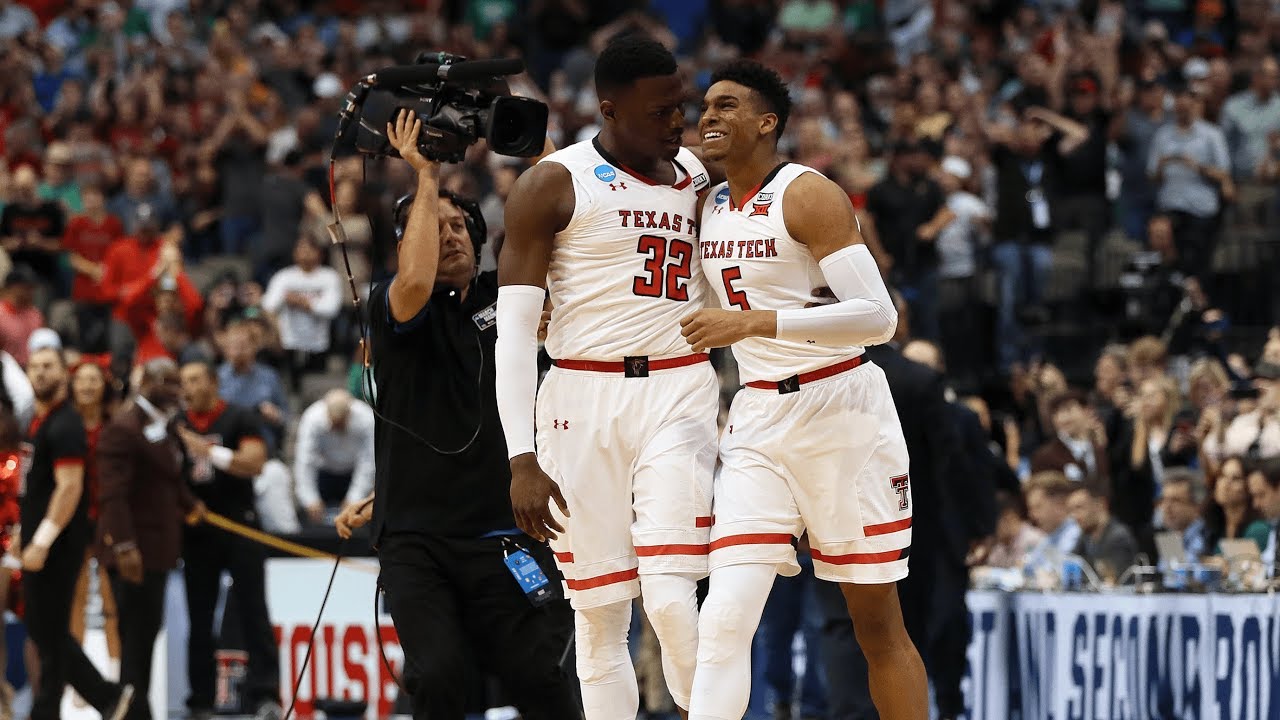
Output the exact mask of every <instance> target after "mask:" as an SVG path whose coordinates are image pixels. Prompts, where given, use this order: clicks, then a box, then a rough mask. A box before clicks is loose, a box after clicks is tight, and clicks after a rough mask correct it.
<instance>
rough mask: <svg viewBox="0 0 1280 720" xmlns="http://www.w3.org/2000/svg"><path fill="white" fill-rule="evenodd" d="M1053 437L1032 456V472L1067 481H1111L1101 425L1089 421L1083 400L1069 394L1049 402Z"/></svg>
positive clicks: (1072, 393) (1075, 394) (1071, 393)
mask: <svg viewBox="0 0 1280 720" xmlns="http://www.w3.org/2000/svg"><path fill="white" fill-rule="evenodd" d="M1049 417H1050V420H1051V421H1052V422H1053V430H1054V433H1055V437H1054V438H1053V439H1052V440H1050V441H1048V442H1046V443H1045V444H1044V445H1041V446H1040V447H1039V448H1038V449H1037V450H1036V451H1035V453H1034V454H1032V456H1031V472H1032V473H1038V472H1042V471H1045V470H1057V471H1058V472H1060V473H1062V474H1063V475H1066V476H1067V479H1068V480H1073V481H1075V482H1084V481H1085V480H1086V479H1090V478H1097V479H1099V480H1101V481H1103V482H1106V481H1108V480H1110V476H1111V471H1110V465H1109V463H1108V462H1107V447H1106V435H1105V433H1104V432H1103V431H1102V424H1101V423H1099V422H1097V421H1096V420H1094V419H1092V418H1090V417H1089V412H1088V410H1087V409H1086V408H1085V403H1084V398H1083V397H1082V396H1081V395H1080V394H1079V393H1077V392H1074V391H1068V392H1065V393H1063V394H1061V395H1058V396H1057V397H1054V398H1053V399H1051V400H1050V401H1049Z"/></svg>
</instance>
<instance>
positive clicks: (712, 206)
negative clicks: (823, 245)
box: [700, 163, 862, 382]
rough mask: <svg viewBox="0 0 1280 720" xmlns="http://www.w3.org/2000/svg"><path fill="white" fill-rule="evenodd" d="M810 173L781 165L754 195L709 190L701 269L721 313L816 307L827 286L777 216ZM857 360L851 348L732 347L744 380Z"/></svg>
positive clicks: (747, 343)
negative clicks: (798, 180) (733, 196)
mask: <svg viewBox="0 0 1280 720" xmlns="http://www.w3.org/2000/svg"><path fill="white" fill-rule="evenodd" d="M805 173H817V174H819V175H820V174H821V173H818V171H817V170H814V169H813V168H809V167H805V166H804V165H797V164H795V163H783V164H782V165H779V166H778V167H777V168H775V169H774V171H773V172H771V173H769V175H768V176H766V177H765V179H764V182H763V183H761V184H760V187H759V188H757V189H756V190H755V191H754V192H752V193H750V194H749V195H748V196H747V197H746V198H743V199H741V202H742V206H741V207H739V206H738V205H737V204H736V203H737V199H731V198H730V197H729V184H728V183H721V184H720V185H717V186H716V187H714V188H712V189H711V196H710V197H708V198H707V202H706V204H705V205H704V206H703V208H702V240H701V244H700V249H701V253H702V270H703V272H705V273H706V275H707V282H708V283H710V285H711V287H712V288H713V289H714V290H715V293H716V296H717V297H719V298H720V307H722V308H725V309H727V310H733V309H737V310H788V309H793V308H803V307H804V306H805V305H807V304H809V303H811V302H815V300H816V298H815V297H814V291H815V290H817V289H818V288H821V287H825V286H826V284H827V282H826V280H825V279H824V278H823V276H822V269H821V268H820V267H818V263H817V261H816V260H814V259H813V254H812V253H810V252H809V248H808V247H806V246H805V245H804V244H802V243H799V242H796V241H795V240H794V239H793V238H792V237H791V235H790V234H789V233H787V225H786V222H785V220H784V218H783V216H782V198H783V195H784V194H785V193H786V191H787V186H789V185H790V184H791V182H792V181H793V180H795V179H796V178H798V177H800V176H801V175H803V174H805ZM861 354H862V348H861V347H858V346H856V345H839V346H833V345H818V344H810V343H803V342H794V341H790V340H775V339H772V338H748V339H746V340H743V341H741V342H739V343H736V344H734V346H733V356H734V358H735V359H737V361H738V374H739V376H740V377H741V379H742V381H743V382H751V381H755V380H767V381H777V380H783V379H786V378H788V377H791V376H792V375H798V374H801V373H806V372H810V371H813V370H818V369H820V368H824V367H826V366H828V365H832V364H835V363H837V362H840V361H843V360H847V359H849V358H852V357H856V356H858V355H861Z"/></svg>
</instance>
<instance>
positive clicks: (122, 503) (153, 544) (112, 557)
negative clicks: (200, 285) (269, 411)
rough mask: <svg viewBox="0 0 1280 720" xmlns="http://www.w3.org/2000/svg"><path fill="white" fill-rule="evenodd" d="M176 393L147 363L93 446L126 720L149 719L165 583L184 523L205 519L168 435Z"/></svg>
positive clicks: (173, 368) (157, 364)
mask: <svg viewBox="0 0 1280 720" xmlns="http://www.w3.org/2000/svg"><path fill="white" fill-rule="evenodd" d="M180 393H181V385H180V384H179V382H178V366H177V365H176V364H174V362H173V361H172V360H168V359H158V360H152V361H150V362H148V363H147V364H146V365H144V366H143V369H142V379H141V382H140V384H139V387H138V395H137V397H135V398H134V400H133V402H132V403H130V404H129V405H126V406H125V407H124V408H123V409H121V410H120V412H119V413H117V414H116V416H115V417H114V418H112V420H111V422H110V423H109V424H108V425H107V426H106V427H105V428H104V429H103V431H102V437H101V439H100V440H99V441H98V468H99V470H98V472H99V478H100V480H99V482H100V485H101V496H100V499H99V503H100V508H101V509H100V520H99V524H98V527H99V533H100V537H101V545H102V547H103V555H104V556H103V561H104V563H105V564H106V565H107V567H108V568H110V569H111V590H112V592H113V593H114V594H115V598H116V603H117V606H118V608H119V610H118V612H119V623H120V645H121V652H120V679H121V681H122V682H126V683H130V684H132V685H133V687H134V688H135V689H136V690H137V692H138V693H139V700H138V702H135V703H134V704H133V707H132V708H131V709H130V712H129V715H128V716H126V717H127V718H129V719H130V720H150V718H151V708H150V704H149V703H148V702H147V700H146V698H147V697H148V689H149V684H150V680H151V656H152V648H153V646H154V645H155V641H156V634H157V633H158V632H159V631H160V624H161V623H162V622H163V621H164V590H165V582H166V579H167V577H168V574H169V571H170V570H173V569H174V568H176V567H177V566H178V558H179V557H180V556H181V555H180V554H181V545H182V542H181V541H182V519H183V516H184V515H185V516H186V517H187V518H188V521H189V522H196V521H198V520H199V518H200V517H201V516H202V515H203V513H204V505H203V504H201V503H200V501H198V500H196V499H195V496H194V495H192V493H191V490H190V489H189V488H188V486H187V482H186V467H185V465H186V457H185V454H184V453H183V447H182V441H181V439H180V438H179V437H178V435H177V433H176V432H174V431H173V429H172V427H171V420H172V418H173V415H174V411H175V410H177V409H178V405H179V397H180Z"/></svg>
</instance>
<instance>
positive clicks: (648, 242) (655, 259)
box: [631, 235, 693, 302]
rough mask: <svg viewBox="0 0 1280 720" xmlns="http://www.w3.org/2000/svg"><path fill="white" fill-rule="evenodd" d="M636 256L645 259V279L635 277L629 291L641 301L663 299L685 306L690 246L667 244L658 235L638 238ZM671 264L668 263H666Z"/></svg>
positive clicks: (684, 243) (671, 242)
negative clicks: (639, 254)
mask: <svg viewBox="0 0 1280 720" xmlns="http://www.w3.org/2000/svg"><path fill="white" fill-rule="evenodd" d="M636 252H638V253H641V254H643V255H648V258H646V259H645V261H644V271H645V273H647V274H646V275H636V276H635V280H634V281H633V282H632V284H631V290H632V292H634V293H635V294H636V295H639V296H641V297H655V298H656V297H664V295H665V297H666V298H667V299H668V300H678V301H680V302H685V301H687V300H688V299H689V290H688V288H686V287H685V281H686V280H688V279H689V277H690V275H691V272H690V263H692V262H693V244H692V243H689V242H687V241H685V240H668V239H667V238H664V237H659V236H657V235H641V236H640V243H639V245H638V246H637V247H636ZM668 259H670V260H671V262H670V263H668V262H667V260H668Z"/></svg>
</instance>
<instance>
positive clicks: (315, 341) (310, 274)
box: [262, 265, 342, 353]
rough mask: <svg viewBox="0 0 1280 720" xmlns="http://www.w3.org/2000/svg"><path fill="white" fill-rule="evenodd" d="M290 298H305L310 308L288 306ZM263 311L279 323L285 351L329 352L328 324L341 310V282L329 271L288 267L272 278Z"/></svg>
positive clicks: (324, 267) (325, 269)
mask: <svg viewBox="0 0 1280 720" xmlns="http://www.w3.org/2000/svg"><path fill="white" fill-rule="evenodd" d="M290 297H305V298H306V302H307V303H309V305H310V307H309V308H307V307H299V306H297V305H293V304H289V302H288V301H289V298H290ZM262 307H263V309H264V310H266V311H267V312H269V313H271V314H272V315H275V316H276V319H277V320H278V321H279V324H280V344H281V345H282V346H283V347H284V349H285V350H303V351H306V352H312V353H325V352H328V351H329V322H330V321H331V320H333V318H334V317H336V316H337V314H338V311H339V310H340V309H341V308H342V278H340V277H339V276H338V271H337V270H334V269H333V268H331V267H326V266H318V267H315V268H312V269H311V270H309V271H308V270H304V269H302V268H301V267H299V266H297V265H290V266H289V267H287V268H284V269H283V270H281V271H280V272H278V273H276V274H275V275H273V276H272V277H271V282H269V283H267V292H266V293H265V294H264V295H263V296H262Z"/></svg>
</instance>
